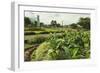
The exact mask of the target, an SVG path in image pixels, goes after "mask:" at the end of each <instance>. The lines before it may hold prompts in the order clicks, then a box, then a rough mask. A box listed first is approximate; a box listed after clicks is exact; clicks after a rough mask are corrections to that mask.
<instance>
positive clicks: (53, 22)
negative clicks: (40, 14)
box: [51, 20, 60, 27]
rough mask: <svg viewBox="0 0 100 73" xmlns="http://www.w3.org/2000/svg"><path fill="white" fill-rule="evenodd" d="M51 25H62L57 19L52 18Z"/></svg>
mask: <svg viewBox="0 0 100 73" xmlns="http://www.w3.org/2000/svg"><path fill="white" fill-rule="evenodd" d="M51 26H54V27H60V24H59V23H57V21H56V20H52V21H51Z"/></svg>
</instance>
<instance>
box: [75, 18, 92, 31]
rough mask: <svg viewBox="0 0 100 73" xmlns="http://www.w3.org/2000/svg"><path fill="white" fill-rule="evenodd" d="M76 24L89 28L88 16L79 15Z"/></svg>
mask: <svg viewBox="0 0 100 73" xmlns="http://www.w3.org/2000/svg"><path fill="white" fill-rule="evenodd" d="M77 24H78V25H80V26H82V28H84V29H87V30H90V18H89V17H86V18H82V17H81V18H80V19H79V22H78V23H77Z"/></svg>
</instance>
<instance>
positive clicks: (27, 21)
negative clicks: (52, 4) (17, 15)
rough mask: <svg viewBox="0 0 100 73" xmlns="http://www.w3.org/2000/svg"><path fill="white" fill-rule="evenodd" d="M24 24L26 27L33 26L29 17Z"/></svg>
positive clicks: (25, 18)
mask: <svg viewBox="0 0 100 73" xmlns="http://www.w3.org/2000/svg"><path fill="white" fill-rule="evenodd" d="M24 24H25V26H28V25H29V24H31V20H30V19H29V17H24Z"/></svg>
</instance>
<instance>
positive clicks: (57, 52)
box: [32, 30, 90, 61]
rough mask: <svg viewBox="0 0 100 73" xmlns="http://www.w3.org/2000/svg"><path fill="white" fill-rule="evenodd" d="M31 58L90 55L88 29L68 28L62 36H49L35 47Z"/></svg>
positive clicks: (86, 56) (80, 57)
mask: <svg viewBox="0 0 100 73" xmlns="http://www.w3.org/2000/svg"><path fill="white" fill-rule="evenodd" d="M33 54H34V58H33V57H32V60H38V61H40V60H64V59H82V58H89V57H90V34H89V32H88V31H77V30H69V31H66V32H65V33H64V34H63V35H62V37H58V35H56V34H50V37H49V38H48V39H47V40H46V41H44V42H43V43H41V44H40V46H39V47H37V49H36V51H35V53H34V52H33Z"/></svg>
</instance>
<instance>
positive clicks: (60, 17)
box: [25, 11, 90, 25]
mask: <svg viewBox="0 0 100 73" xmlns="http://www.w3.org/2000/svg"><path fill="white" fill-rule="evenodd" d="M37 15H39V17H40V22H43V23H44V24H50V22H51V20H56V21H57V23H60V24H63V25H69V24H72V23H77V22H78V20H79V18H80V17H90V14H75V13H54V12H32V11H25V16H26V17H29V18H30V19H31V21H34V20H36V17H37Z"/></svg>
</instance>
